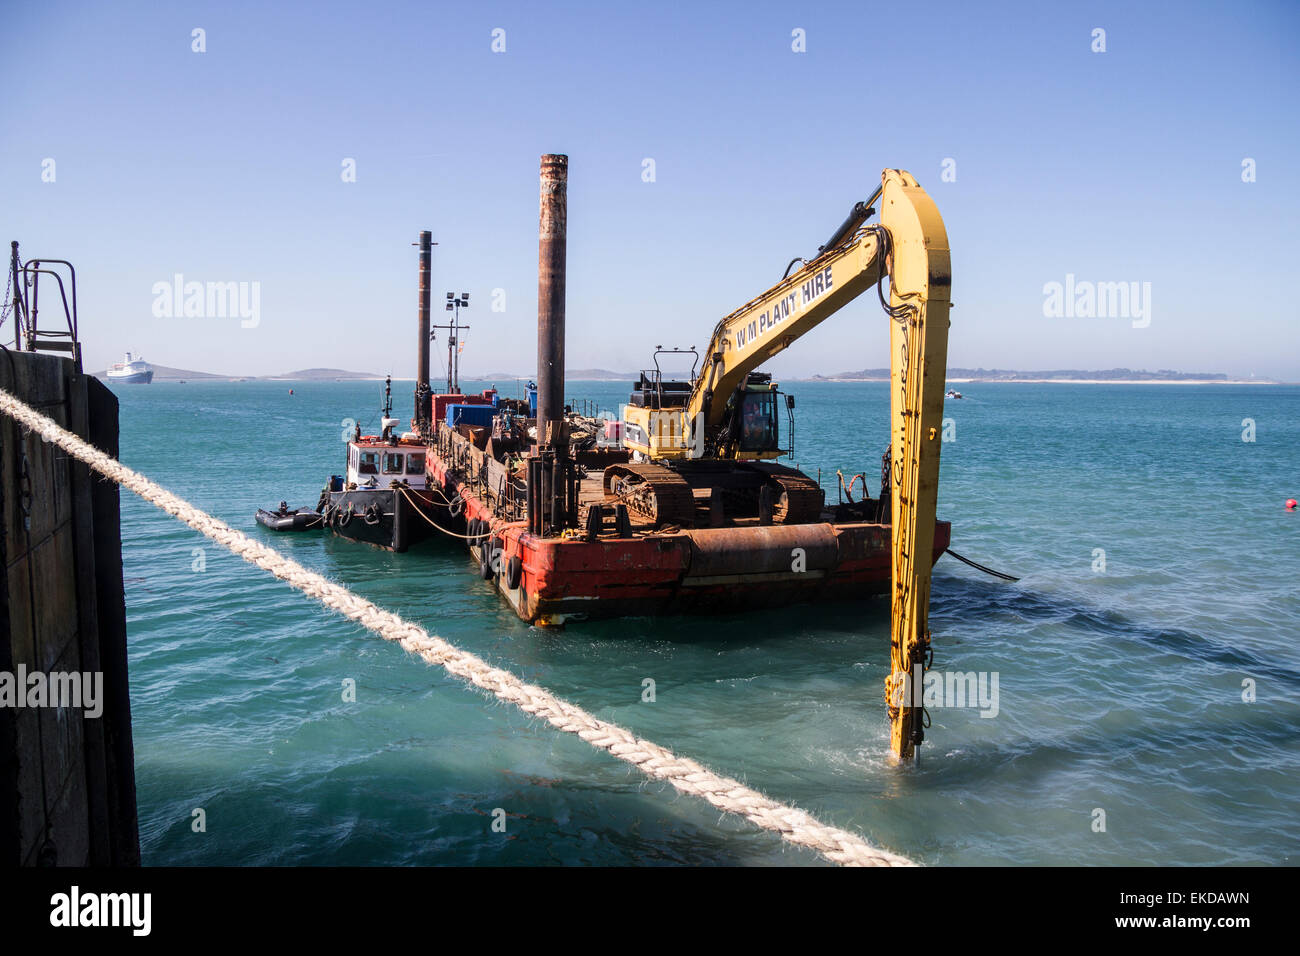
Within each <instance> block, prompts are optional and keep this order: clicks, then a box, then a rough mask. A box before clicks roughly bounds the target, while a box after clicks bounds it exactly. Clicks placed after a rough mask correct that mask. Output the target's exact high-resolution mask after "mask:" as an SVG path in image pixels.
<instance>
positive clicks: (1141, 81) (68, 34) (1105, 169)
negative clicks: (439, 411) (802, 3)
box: [0, 2, 1300, 381]
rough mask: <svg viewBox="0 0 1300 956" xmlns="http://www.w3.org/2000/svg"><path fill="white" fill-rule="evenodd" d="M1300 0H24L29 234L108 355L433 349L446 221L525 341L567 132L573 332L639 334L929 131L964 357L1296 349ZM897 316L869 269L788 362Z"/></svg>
mask: <svg viewBox="0 0 1300 956" xmlns="http://www.w3.org/2000/svg"><path fill="white" fill-rule="evenodd" d="M1298 11H1300V6H1297V5H1295V4H1290V3H1257V4H1250V3H1237V4H1205V3H1177V4H1165V5H1162V4H1132V3H1113V4H1110V3H1100V4H1086V5H1084V4H1079V5H1058V4H1053V3H1041V2H1034V3H1027V4H1000V5H989V6H983V5H979V4H972V3H952V4H946V3H923V4H906V5H903V4H899V5H894V6H892V7H891V6H880V5H872V4H863V3H845V4H838V3H827V4H819V5H816V6H813V7H809V8H806V9H804V8H800V7H799V6H798V5H792V4H769V5H764V4H758V3H737V4H716V5H707V6H706V7H703V8H701V6H699V5H695V4H680V5H672V4H664V3H658V4H655V3H651V4H645V3H642V4H575V3H566V4H554V5H545V4H540V3H522V4H491V3H473V4H470V3H462V4H434V3H430V4H383V5H370V6H368V5H365V4H355V3H348V4H329V3H312V4H300V5H290V4H284V5H278V4H277V5H269V4H260V3H238V2H235V3H228V2H226V3H220V4H185V3H176V4H168V5H154V4H132V3H113V4H107V3H104V4H84V5H73V4H63V3H50V2H45V3H40V4H32V5H25V6H17V5H14V6H10V8H9V9H8V11H7V12H6V16H5V18H4V23H3V33H2V34H0V82H3V88H4V90H5V96H4V97H3V100H2V101H0V121H2V126H0V128H2V129H3V131H4V132H3V134H0V135H2V136H3V145H4V148H3V151H2V152H0V183H3V193H2V194H0V222H3V224H4V226H5V227H6V229H5V235H4V236H3V237H0V238H3V239H4V240H5V241H6V242H7V241H8V240H9V239H18V240H20V242H21V243H22V250H23V252H24V254H25V255H27V256H33V255H38V254H39V255H47V256H58V257H62V258H67V259H71V260H73V262H74V263H75V264H76V265H77V267H78V278H79V292H80V296H81V310H82V315H81V324H82V336H83V340H84V342H85V353H86V364H87V366H88V368H92V369H98V368H103V367H104V365H105V364H107V363H108V362H110V361H115V360H117V359H118V358H119V356H120V353H121V352H122V351H124V350H126V349H131V350H132V351H135V352H139V353H143V354H144V355H145V356H146V357H147V358H149V359H150V360H151V361H154V362H157V363H159V364H164V365H171V366H178V367H183V368H192V369H202V370H212V371H219V372H228V373H242V374H269V373H275V372H280V371H285V370H288V369H293V368H302V367H308V366H333V367H342V368H351V369H357V370H363V371H374V372H380V373H383V372H388V371H392V372H393V373H394V374H397V375H402V376H409V375H410V374H412V372H413V369H414V339H415V334H414V323H415V304H416V286H415V280H416V252H415V250H414V248H412V246H411V243H412V242H413V241H415V239H416V236H417V233H418V232H419V230H420V229H423V228H428V229H431V230H432V231H433V234H434V240H435V241H437V242H438V243H439V245H438V246H437V247H436V248H435V250H434V279H433V288H434V293H435V300H437V299H440V298H441V296H442V294H443V293H445V292H446V291H448V290H455V291H458V292H459V291H468V292H470V293H471V299H472V301H473V308H472V309H471V310H470V312H469V313H467V316H466V317H467V320H468V321H469V322H470V324H471V330H470V331H469V333H468V334H467V336H466V348H465V351H464V354H463V357H462V361H463V366H462V367H463V371H464V374H465V375H466V376H467V377H468V376H472V375H476V374H489V373H493V372H527V371H531V370H532V369H533V368H534V362H535V347H536V333H535V324H534V323H535V320H536V269H537V193H538V186H537V175H538V158H539V156H540V154H542V153H544V152H563V153H567V154H568V155H569V157H570V183H569V275H568V282H569V295H568V365H569V367H571V368H577V367H604V368H612V369H618V370H624V369H635V368H640V367H641V366H643V365H645V364H648V362H649V355H650V352H651V350H652V349H653V347H654V346H655V345H658V344H664V345H682V346H687V345H698V346H700V347H701V348H702V347H703V346H704V344H705V341H706V339H707V336H708V334H709V332H710V330H711V329H712V327H713V325H714V323H715V322H716V321H717V319H718V318H719V317H720V316H722V315H723V314H726V313H727V312H729V311H731V310H732V309H733V308H735V307H736V306H737V305H739V304H741V303H743V302H744V301H746V300H748V299H749V298H751V297H752V296H754V295H755V294H757V293H758V292H760V291H762V290H763V289H765V288H767V287H768V286H769V285H771V284H772V283H773V282H775V281H776V280H777V279H779V278H780V275H781V273H782V271H783V270H784V268H785V265H786V263H787V262H788V261H789V260H790V258H791V257H793V256H795V255H800V254H802V255H808V254H810V253H812V252H813V251H815V249H816V247H817V246H818V245H819V244H820V243H821V242H822V241H823V240H824V239H825V238H826V237H827V235H829V233H830V232H831V231H832V230H833V229H834V227H835V226H836V225H838V223H839V222H840V220H841V219H842V218H843V217H844V215H845V214H846V212H847V211H848V209H849V207H850V206H851V205H852V204H853V202H854V201H856V200H858V199H862V198H866V196H867V195H868V194H869V193H870V192H871V191H872V189H873V188H874V187H875V185H876V184H877V183H878V182H879V177H880V170H881V169H882V168H884V167H901V168H904V169H908V170H910V171H911V172H912V174H913V175H915V176H916V177H917V179H918V180H919V181H920V182H921V184H922V185H923V186H925V187H926V188H927V190H929V192H930V193H931V195H932V196H933V197H934V198H935V200H936V202H937V203H938V206H939V209H940V211H941V212H942V214H943V216H944V218H945V221H946V224H947V228H948V232H949V238H950V242H951V246H952V258H953V301H954V303H955V308H954V310H953V315H952V318H953V324H952V331H951V339H950V349H949V363H950V365H954V366H984V367H994V366H997V367H1003V368H1022V369H1036V368H1063V367H1067V368H1068V367H1072V368H1109V367H1113V366H1127V367H1132V368H1150V369H1156V368H1175V369H1181V370H1208V371H1223V372H1228V373H1230V374H1234V375H1243V376H1244V375H1250V374H1255V375H1259V376H1264V377H1274V378H1282V379H1286V380H1291V381H1295V380H1300V321H1298V319H1300V316H1298V314H1297V313H1298V312H1300V305H1298V304H1297V302H1298V301H1300V299H1298V298H1297V295H1296V292H1295V290H1294V289H1293V288H1292V287H1291V281H1292V278H1293V276H1294V275H1295V272H1296V269H1295V258H1296V255H1295V254H1296V251H1297V229H1298V226H1297V223H1298V222H1300V215H1298V214H1300V186H1298V185H1297V183H1298V181H1300V158H1298V157H1300V142H1298V141H1297V140H1298V139H1300V136H1298V134H1297V127H1298V124H1297V115H1296V114H1297V109H1296V105H1295V103H1296V90H1297V88H1300V82H1298V81H1300V69H1298V65H1300V55H1298V54H1297V52H1296V40H1297V36H1298V35H1300V31H1298V30H1297V27H1298V26H1300V12H1298ZM196 27H198V28H202V29H203V30H204V31H205V32H206V52H204V53H195V52H193V51H192V50H191V45H192V39H191V31H192V30H193V29H194V28H196ZM496 28H501V29H504V30H505V42H506V50H505V52H504V53H494V52H493V51H492V49H491V44H492V31H493V30H494V29H496ZM795 28H799V29H802V30H804V31H805V34H806V47H807V49H806V52H804V53H795V52H793V51H792V49H791V44H792V40H791V31H792V30H794V29H795ZM1095 28H1102V29H1104V30H1105V31H1106V52H1104V53H1094V52H1092V49H1091V46H1092V43H1093V40H1092V31H1093V30H1094V29H1095ZM345 158H352V159H354V160H355V162H356V181H355V182H344V181H343V180H342V177H341V175H340V173H341V169H342V163H343V161H344V159H345ZM646 158H652V159H653V160H654V161H655V181H654V182H644V181H643V179H642V168H643V167H642V163H643V160H644V159H646ZM1246 158H1250V159H1253V160H1254V161H1255V164H1256V176H1257V179H1256V181H1255V182H1252V183H1244V182H1242V162H1243V160H1244V159H1246ZM47 159H53V160H54V161H55V167H54V169H55V181H54V182H43V181H42V171H43V168H44V167H43V162H44V161H45V160H47ZM946 159H952V160H953V161H955V170H956V179H955V181H953V182H944V181H941V178H940V173H941V170H942V168H943V163H944V161H945V160H946ZM176 273H180V274H182V275H184V277H185V279H186V280H187V281H203V282H207V281H213V282H231V281H234V282H257V283H259V290H260V314H259V321H258V324H257V325H256V327H252V328H243V327H241V323H240V321H239V320H238V319H236V318H220V317H206V318H177V317H173V318H166V317H158V316H156V315H154V314H153V306H154V302H155V294H154V284H155V283H158V282H160V281H161V282H169V281H171V279H172V276H173V275H175V274H176ZM1067 274H1072V275H1074V276H1075V277H1076V279H1077V280H1083V281H1097V282H1103V281H1104V282H1114V281H1125V282H1139V283H1145V282H1149V283H1150V289H1151V316H1150V317H1151V321H1150V324H1149V325H1148V326H1147V327H1145V328H1134V327H1133V323H1132V322H1130V321H1129V320H1128V319H1125V318H1079V317H1070V318H1066V317H1056V318H1053V317H1046V316H1045V315H1044V309H1043V303H1044V292H1043V288H1044V285H1045V284H1046V283H1049V282H1053V281H1056V282H1064V281H1065V278H1066V276H1067ZM494 289H501V290H504V293H505V298H504V301H505V311H504V312H493V311H491V310H490V308H489V305H490V303H491V300H492V291H493V290H494ZM436 305H437V303H436V301H435V306H436ZM437 315H438V317H439V318H441V315H442V313H437ZM11 335H12V330H11V329H10V328H9V327H8V326H7V325H6V327H5V328H4V329H3V330H0V336H3V337H10V336H11ZM887 338H888V336H887V327H886V324H885V320H884V317H883V316H882V314H881V312H880V310H879V306H878V304H877V303H876V302H875V298H874V296H864V297H862V298H861V299H859V300H858V301H857V302H855V303H854V304H853V305H851V306H850V307H848V308H847V309H845V310H844V311H843V312H841V313H840V314H839V315H838V316H836V317H835V318H833V319H832V320H830V321H829V322H827V323H826V324H824V325H823V326H821V327H819V328H818V329H817V330H815V331H814V332H812V333H810V334H809V335H808V336H806V337H805V338H804V339H803V340H801V341H800V342H799V343H798V344H797V345H796V346H795V347H794V348H793V349H792V350H791V351H790V352H788V353H786V354H785V355H783V356H781V357H780V358H779V359H778V360H777V361H776V362H775V363H773V370H774V371H776V372H777V373H778V374H779V375H786V376H794V375H805V374H812V373H817V372H823V373H827V372H836V371H842V370H846V369H857V368H864V367H880V366H885V365H887V364H888V354H887ZM443 355H444V357H445V353H443ZM440 362H441V359H440V358H439V353H438V352H435V369H434V370H435V377H436V374H437V372H438V370H439V366H440Z"/></svg>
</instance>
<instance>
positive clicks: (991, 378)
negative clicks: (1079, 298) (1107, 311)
mask: <svg viewBox="0 0 1300 956" xmlns="http://www.w3.org/2000/svg"><path fill="white" fill-rule="evenodd" d="M947 380H948V381H949V382H1040V383H1041V382H1073V383H1076V384H1111V385H1137V384H1145V385H1274V384H1277V383H1276V382H1273V381H1271V380H1269V379H1262V378H1248V379H1233V378H1229V377H1228V376H1227V375H1224V374H1223V373H1222V372H1175V371H1174V370H1173V369H1167V368H1165V369H1158V370H1157V371H1154V372H1148V371H1146V370H1145V369H1131V368H1108V369H1102V370H1099V371H1086V370H1081V369H1050V370H1047V371H1040V372H1022V371H1018V370H1015V369H1004V368H950V369H948V378H947ZM807 381H812V382H887V381H889V369H887V368H866V369H861V370H860V371H856V372H840V373H839V374H837V375H814V376H812V378H810V379H807Z"/></svg>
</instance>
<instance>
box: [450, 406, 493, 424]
mask: <svg viewBox="0 0 1300 956" xmlns="http://www.w3.org/2000/svg"><path fill="white" fill-rule="evenodd" d="M496 413H497V410H496V409H495V408H493V407H492V406H491V405H448V406H447V425H448V426H450V427H451V428H455V427H456V426H457V425H473V426H476V427H479V428H491V427H492V416H493V415H495V414H496Z"/></svg>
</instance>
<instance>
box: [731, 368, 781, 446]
mask: <svg viewBox="0 0 1300 956" xmlns="http://www.w3.org/2000/svg"><path fill="white" fill-rule="evenodd" d="M754 377H755V376H753V375H751V376H750V381H749V382H746V383H745V385H744V387H743V388H741V389H740V390H739V391H737V393H736V398H737V399H738V400H739V409H738V411H739V415H738V417H739V426H740V428H739V435H740V440H739V443H738V445H737V448H738V450H739V451H740V454H742V455H760V454H762V453H764V452H780V451H782V448H781V431H780V427H779V424H778V421H777V417H776V387H775V386H774V385H773V384H772V382H771V376H763V377H764V378H766V379H767V381H766V382H754V381H753V379H754Z"/></svg>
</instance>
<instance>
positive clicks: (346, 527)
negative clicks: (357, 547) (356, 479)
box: [324, 488, 437, 552]
mask: <svg viewBox="0 0 1300 956" xmlns="http://www.w3.org/2000/svg"><path fill="white" fill-rule="evenodd" d="M408 495H409V496H410V499H409V500H408V497H407V496H408ZM325 497H326V498H327V499H328V501H327V507H326V509H325V512H324V515H325V526H326V527H327V528H329V529H330V531H332V532H333V533H334V534H336V535H338V536H339V537H340V538H346V539H348V540H349V541H359V542H361V543H363V544H373V545H375V546H376V547H379V548H384V549H385V550H387V551H398V552H401V551H405V550H406V549H407V548H409V547H410V546H411V545H413V544H417V543H419V542H420V541H423V540H424V539H426V538H428V537H429V535H430V533H432V531H433V526H432V525H431V524H429V522H428V521H427V520H425V518H424V517H423V516H422V514H421V512H423V513H424V514H427V515H429V516H430V517H433V506H432V505H431V504H430V502H429V499H428V498H427V497H425V496H424V495H423V494H421V493H420V492H418V491H407V492H406V493H405V494H403V493H402V492H399V491H395V490H393V489H392V488H373V489H371V488H358V489H356V490H355V491H329V492H326V493H325ZM412 502H418V505H419V509H420V510H419V511H417V510H416V504H413V503H412ZM434 520H437V518H436V517H435V518H434Z"/></svg>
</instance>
